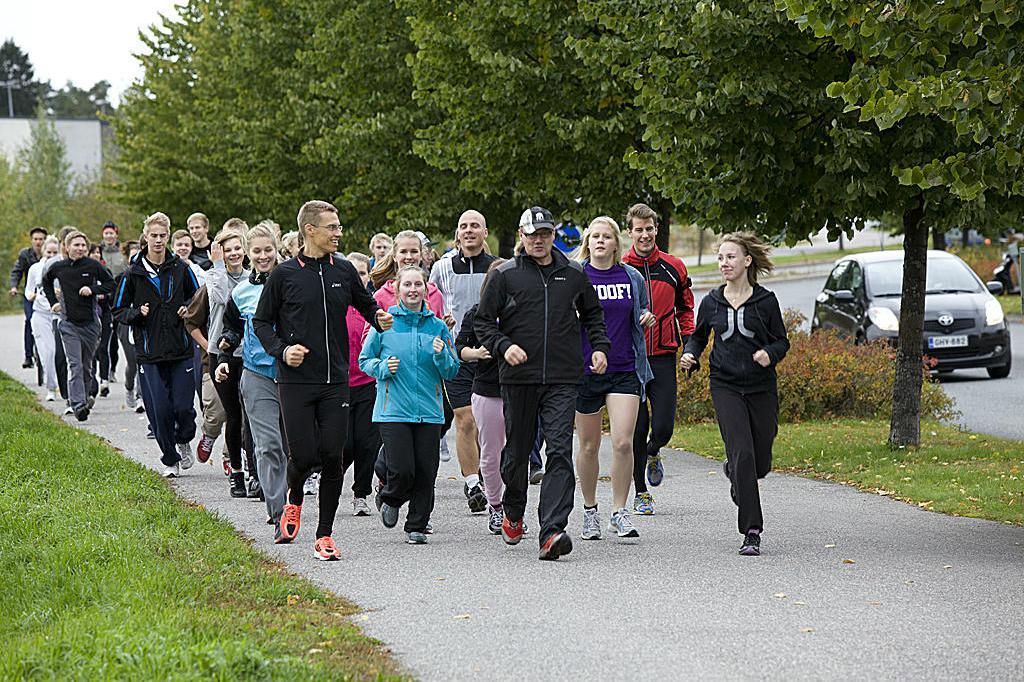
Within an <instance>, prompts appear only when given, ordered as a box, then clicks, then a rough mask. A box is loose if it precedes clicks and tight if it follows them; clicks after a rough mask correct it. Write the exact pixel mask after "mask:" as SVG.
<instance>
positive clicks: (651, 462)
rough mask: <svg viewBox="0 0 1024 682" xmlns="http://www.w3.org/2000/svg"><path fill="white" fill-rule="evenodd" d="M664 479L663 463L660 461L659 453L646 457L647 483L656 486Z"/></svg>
mask: <svg viewBox="0 0 1024 682" xmlns="http://www.w3.org/2000/svg"><path fill="white" fill-rule="evenodd" d="M664 479H665V465H663V464H662V463H661V455H655V456H654V457H648V458H647V483H648V484H650V485H651V486H652V487H654V488H657V487H658V486H659V485H661V482H662V481H663V480H664Z"/></svg>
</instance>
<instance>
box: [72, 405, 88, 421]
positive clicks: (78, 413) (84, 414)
mask: <svg viewBox="0 0 1024 682" xmlns="http://www.w3.org/2000/svg"><path fill="white" fill-rule="evenodd" d="M88 418H89V408H88V407H83V408H82V409H80V410H75V419H77V420H78V421H80V422H84V421H85V420H86V419H88Z"/></svg>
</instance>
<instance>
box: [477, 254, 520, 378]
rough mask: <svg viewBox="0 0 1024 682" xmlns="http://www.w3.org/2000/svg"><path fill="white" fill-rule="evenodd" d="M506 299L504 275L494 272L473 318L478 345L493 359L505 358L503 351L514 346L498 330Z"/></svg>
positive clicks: (510, 340)
mask: <svg viewBox="0 0 1024 682" xmlns="http://www.w3.org/2000/svg"><path fill="white" fill-rule="evenodd" d="M507 298H508V294H507V290H506V284H505V273H504V272H502V271H500V270H499V271H497V272H494V273H493V274H492V276H491V281H490V282H488V284H487V287H486V288H485V289H484V291H483V293H482V294H481V296H480V306H479V307H478V308H477V310H476V317H475V318H473V330H474V331H475V332H476V337H477V339H478V340H479V342H480V345H481V346H483V347H484V348H486V349H487V350H489V351H490V352H491V356H492V357H495V358H503V357H505V351H507V350H508V349H509V348H510V347H512V346H513V345H515V342H513V341H512V339H510V338H509V337H508V336H506V335H505V334H503V333H502V332H501V329H499V328H498V317H499V315H500V314H501V312H502V308H504V307H505V303H506V299H507Z"/></svg>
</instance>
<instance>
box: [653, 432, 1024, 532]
mask: <svg viewBox="0 0 1024 682" xmlns="http://www.w3.org/2000/svg"><path fill="white" fill-rule="evenodd" d="M888 436H889V424H888V422H885V421H881V420H869V421H864V420H856V419H845V420H836V421H814V422H802V423H795V424H783V425H781V427H780V429H779V436H778V438H777V439H776V441H775V448H774V451H773V466H774V469H775V471H785V472H789V473H795V474H799V475H802V476H810V477H813V478H822V479H826V480H829V481H836V482H839V483H846V484H848V485H852V486H855V487H857V488H860V489H861V490H866V491H869V492H874V493H877V494H879V495H886V496H889V497H892V498H893V499H897V500H903V501H904V502H910V503H912V504H916V505H918V506H919V507H922V508H923V509H928V510H930V511H937V512H943V513H945V514H952V515H954V516H971V517H976V518H982V519H991V520H993V521H1003V522H1006V523H1014V524H1024V443H1020V442H1018V441H1013V440H1006V439H1003V438H997V437H995V436H986V435H982V434H974V433H969V432H966V431H961V430H959V429H956V428H950V427H948V426H942V425H939V424H934V423H932V424H923V425H922V428H921V441H922V443H921V447H919V448H916V449H900V450H890V449H889V447H888V445H886V439H887V438H888ZM670 445H671V446H672V447H675V448H679V449H682V450H688V451H690V452H695V453H697V454H699V455H703V456H705V457H712V458H715V459H724V458H725V448H724V447H723V446H722V439H721V436H720V435H719V432H718V425H717V424H714V423H704V424H688V425H680V426H679V427H677V428H676V432H675V435H674V436H673V438H672V441H671V443H670Z"/></svg>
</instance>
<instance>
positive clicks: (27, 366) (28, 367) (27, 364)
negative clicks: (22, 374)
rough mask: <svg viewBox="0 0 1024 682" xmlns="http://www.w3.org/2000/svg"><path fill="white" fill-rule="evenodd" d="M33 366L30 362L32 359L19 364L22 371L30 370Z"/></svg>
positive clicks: (26, 359) (33, 363) (32, 362)
mask: <svg viewBox="0 0 1024 682" xmlns="http://www.w3.org/2000/svg"><path fill="white" fill-rule="evenodd" d="M35 366H36V365H35V362H34V361H33V360H32V358H25V361H24V362H22V363H21V368H22V369H32V368H33V367H35Z"/></svg>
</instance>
